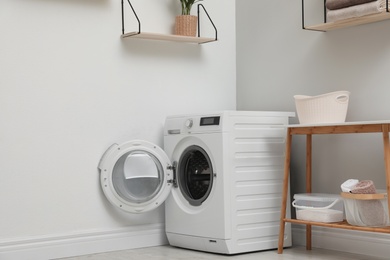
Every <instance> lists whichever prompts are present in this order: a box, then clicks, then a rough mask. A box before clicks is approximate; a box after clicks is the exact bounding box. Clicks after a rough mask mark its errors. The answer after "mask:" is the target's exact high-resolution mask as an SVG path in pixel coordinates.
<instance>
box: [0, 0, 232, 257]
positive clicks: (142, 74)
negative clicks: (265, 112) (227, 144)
mask: <svg viewBox="0 0 390 260" xmlns="http://www.w3.org/2000/svg"><path fill="white" fill-rule="evenodd" d="M132 3H133V5H134V8H135V9H136V11H137V13H138V15H139V17H140V19H141V22H142V29H143V31H149V32H157V33H171V32H172V28H173V22H174V17H175V15H176V14H179V13H180V10H179V8H180V3H179V1H178V0H133V1H132ZM125 4H126V1H125ZM203 4H204V5H205V7H206V8H207V11H208V12H209V14H210V15H211V17H212V18H213V21H214V22H215V24H216V26H217V28H218V35H219V39H220V40H219V41H218V42H213V43H209V44H204V45H193V44H180V43H172V42H159V41H145V40H134V39H133V40H132V39H126V40H122V39H120V34H121V9H120V1H108V0H93V1H91V0H56V1H46V0H30V1H24V0H12V1H6V0H1V1H0V28H1V30H0V31H1V40H0V57H1V58H0V71H1V76H0V119H1V127H0V165H1V173H0V176H1V181H0V205H1V208H2V210H1V214H0V230H1V232H0V258H1V259H11V258H12V257H14V258H17V259H23V257H21V255H20V254H19V253H20V252H22V251H26V252H27V253H26V254H28V255H29V257H28V259H33V258H34V257H36V258H37V259H47V258H55V257H60V256H68V255H72V254H84V253H91V252H98V251H107V250H114V249H124V248H132V247H138V246H145V245H155V244H161V243H165V242H166V240H165V235H164V210H163V208H160V209H158V210H156V211H153V212H151V213H148V214H145V215H129V214H124V213H121V212H118V211H117V210H114V209H113V207H111V205H109V203H108V202H107V200H106V199H105V198H104V195H103V194H102V192H101V189H100V186H99V185H100V184H99V174H98V170H97V165H98V162H99V159H100V157H101V155H102V154H103V152H104V151H105V150H106V148H108V147H109V146H110V145H111V144H112V143H114V142H122V141H126V140H130V139H138V138H139V139H145V140H149V141H151V142H155V143H157V144H158V145H160V146H162V145H163V143H162V136H163V133H162V129H163V123H164V118H165V116H167V115H170V114H177V113H192V112H197V113H198V112H204V111H209V110H222V109H235V107H236V89H235V84H236V67H235V64H236V61H235V51H236V49H235V4H234V1H233V0H228V1H224V8H223V11H222V10H221V9H220V3H218V1H216V0H207V1H205V2H204V3H203ZM126 8H127V12H128V16H126V29H127V31H132V30H136V29H137V25H136V23H135V21H134V20H133V18H132V16H131V14H130V13H129V11H130V9H129V8H128V7H126ZM193 11H196V10H195V9H194V10H193ZM204 26H205V28H204V29H205V32H209V31H210V30H209V29H208V27H207V26H208V25H207V24H205V25H204ZM205 36H211V37H213V34H212V33H211V35H205ZM222 57H223V58H222ZM76 242H77V243H76ZM47 247H51V250H48V249H47ZM40 248H42V250H40ZM65 249H66V250H65ZM29 250H30V251H29ZM31 252H33V253H31ZM18 254H19V255H18Z"/></svg>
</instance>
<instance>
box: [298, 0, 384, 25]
mask: <svg viewBox="0 0 390 260" xmlns="http://www.w3.org/2000/svg"><path fill="white" fill-rule="evenodd" d="M388 1H389V0H386V5H387V8H386V11H385V12H382V13H377V14H372V15H365V16H360V17H356V18H350V19H345V20H340V21H335V22H327V21H326V6H325V4H326V0H324V23H322V24H317V25H311V26H305V8H304V0H302V29H305V30H312V31H321V32H327V31H331V30H336V29H342V28H347V27H351V26H356V25H361V24H368V23H375V22H380V21H384V20H389V19H390V13H389V8H388Z"/></svg>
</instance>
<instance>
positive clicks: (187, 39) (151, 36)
mask: <svg viewBox="0 0 390 260" xmlns="http://www.w3.org/2000/svg"><path fill="white" fill-rule="evenodd" d="M123 1H124V0H121V5H122V38H129V37H131V38H138V39H146V40H160V41H174V42H184V43H197V44H201V43H207V42H213V41H217V40H218V39H217V28H216V27H215V25H214V23H213V21H212V20H211V18H210V16H209V14H208V13H207V11H206V9H205V7H204V6H203V5H202V4H198V6H197V13H198V37H191V36H181V35H171V34H159V33H148V32H141V22H140V20H139V18H138V15H137V13H136V12H135V10H134V8H133V5H132V4H131V2H130V0H127V2H128V3H129V5H130V7H131V10H132V11H133V14H134V16H135V18H136V19H137V22H138V31H134V32H129V33H125V17H124V16H125V15H124V4H123ZM200 7H202V9H203V11H204V13H205V14H206V15H207V17H208V19H209V21H210V23H211V25H212V26H213V27H214V31H215V37H214V38H206V37H200V20H199V19H200Z"/></svg>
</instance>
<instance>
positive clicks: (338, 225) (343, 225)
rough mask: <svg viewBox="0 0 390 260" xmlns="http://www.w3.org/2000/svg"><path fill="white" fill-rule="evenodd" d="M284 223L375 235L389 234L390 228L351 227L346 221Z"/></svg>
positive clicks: (291, 220) (290, 220) (297, 220)
mask: <svg viewBox="0 0 390 260" xmlns="http://www.w3.org/2000/svg"><path fill="white" fill-rule="evenodd" d="M284 222H290V223H294V224H303V225H311V226H320V227H328V228H341V229H349V230H358V231H367V232H377V233H388V234H390V227H361V226H353V225H350V224H348V223H347V221H346V220H344V221H342V222H335V223H323V222H314V221H306V220H300V219H288V218H285V219H284Z"/></svg>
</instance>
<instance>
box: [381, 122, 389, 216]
mask: <svg viewBox="0 0 390 260" xmlns="http://www.w3.org/2000/svg"><path fill="white" fill-rule="evenodd" d="M382 132H383V145H384V150H385V151H384V152H385V153H384V154H385V170H386V190H387V194H388V195H389V194H390V145H389V125H383V126H382ZM387 203H388V208H389V209H390V199H389V198H387Z"/></svg>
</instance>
